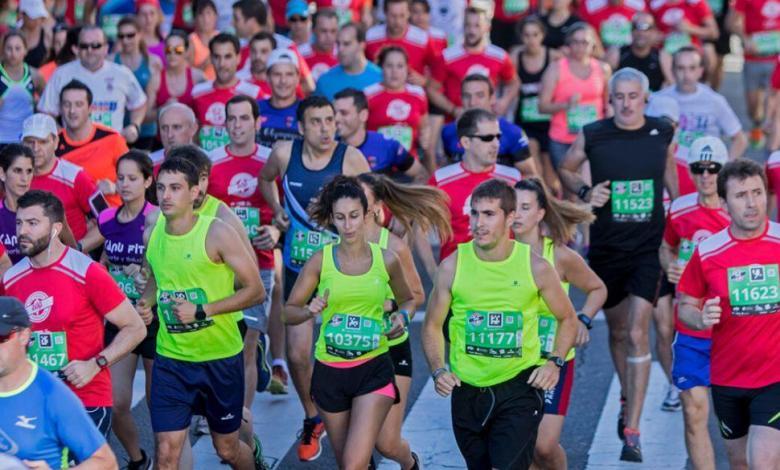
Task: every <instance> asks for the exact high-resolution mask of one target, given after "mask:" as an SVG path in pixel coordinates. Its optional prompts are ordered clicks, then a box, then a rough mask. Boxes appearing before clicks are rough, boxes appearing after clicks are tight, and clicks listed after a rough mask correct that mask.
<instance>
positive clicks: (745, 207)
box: [679, 160, 780, 468]
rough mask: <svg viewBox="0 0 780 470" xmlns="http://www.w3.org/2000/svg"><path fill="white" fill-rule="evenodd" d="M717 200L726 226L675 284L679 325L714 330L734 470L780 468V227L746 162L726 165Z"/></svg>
mask: <svg viewBox="0 0 780 470" xmlns="http://www.w3.org/2000/svg"><path fill="white" fill-rule="evenodd" d="M718 196H719V197H720V198H721V199H722V200H723V201H725V207H726V210H727V211H728V213H729V215H730V216H731V224H730V225H729V227H728V228H726V229H724V230H721V231H720V232H718V233H716V234H714V235H713V236H711V237H709V238H708V239H706V240H704V241H702V242H701V243H700V244H699V246H697V247H696V250H695V251H694V253H693V256H692V257H691V260H690V261H689V262H688V264H687V266H686V268H685V271H684V272H683V275H682V277H681V279H680V284H679V290H680V294H681V299H680V310H679V311H680V319H681V320H682V321H683V322H684V323H685V324H686V325H688V326H689V327H691V328H693V329H695V330H707V329H710V328H712V352H711V355H710V367H711V370H710V379H711V382H712V387H711V388H712V402H713V406H714V407H715V415H716V416H717V418H718V422H719V427H720V430H721V436H722V437H723V438H724V439H725V442H726V449H727V450H728V457H729V464H730V466H731V468H748V463H749V465H750V467H751V468H772V467H773V466H775V467H776V466H777V462H778V461H780V420H778V419H777V417H778V413H780V397H779V396H778V395H780V369H778V368H777V367H774V366H773V365H771V361H770V362H759V363H756V362H754V361H752V358H754V357H776V356H777V355H778V353H780V351H778V347H779V346H780V343H778V342H777V341H775V340H774V338H777V337H778V335H780V317H778V316H777V312H778V298H777V292H776V290H777V285H778V275H777V268H776V266H777V265H778V263H780V256H779V255H778V253H780V252H778V249H777V247H778V243H780V226H778V225H777V224H775V223H774V222H770V221H768V220H767V213H766V207H767V193H766V175H765V174H764V171H763V168H762V167H761V166H760V165H759V164H757V163H755V162H753V161H749V160H736V161H731V162H729V163H726V164H725V165H724V166H723V168H722V169H721V171H720V173H719V174H718Z"/></svg>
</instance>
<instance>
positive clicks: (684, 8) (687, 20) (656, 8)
mask: <svg viewBox="0 0 780 470" xmlns="http://www.w3.org/2000/svg"><path fill="white" fill-rule="evenodd" d="M648 7H649V10H650V13H652V14H653V16H654V17H655V21H656V23H657V24H658V31H659V32H660V33H661V38H660V39H661V40H662V41H663V50H664V52H665V53H666V54H668V55H673V54H674V53H675V52H677V51H678V50H680V48H682V47H685V46H695V47H701V43H702V41H703V40H707V39H709V40H714V39H717V38H718V25H717V23H716V22H715V17H714V16H713V15H712V10H711V9H710V6H709V5H708V4H707V2H706V1H705V0H654V1H652V2H650V3H648Z"/></svg>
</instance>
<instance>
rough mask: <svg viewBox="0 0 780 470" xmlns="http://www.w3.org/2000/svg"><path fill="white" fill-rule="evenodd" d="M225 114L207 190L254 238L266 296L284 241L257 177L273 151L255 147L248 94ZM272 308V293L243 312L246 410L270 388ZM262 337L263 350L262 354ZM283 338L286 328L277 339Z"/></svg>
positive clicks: (255, 119)
mask: <svg viewBox="0 0 780 470" xmlns="http://www.w3.org/2000/svg"><path fill="white" fill-rule="evenodd" d="M225 116H226V126H227V131H228V135H229V136H230V143H229V144H228V145H226V146H225V147H222V148H218V149H216V150H213V151H212V152H211V153H210V154H209V158H210V159H211V162H212V168H211V174H210V175H209V186H208V192H209V194H210V195H212V196H214V197H215V198H217V199H218V200H220V201H222V202H224V203H225V204H227V205H228V206H230V207H231V208H232V209H233V211H234V212H235V213H236V215H238V217H239V218H240V219H241V222H242V223H243V230H244V231H245V233H246V235H247V237H248V238H249V239H250V240H251V242H252V245H253V251H254V253H255V256H256V257H257V262H258V264H257V265H258V270H259V273H260V279H261V280H262V282H263V287H264V289H265V292H268V293H270V292H271V291H272V290H273V284H274V253H273V248H274V246H275V245H276V243H277V242H278V241H279V237H280V235H281V232H280V231H279V229H278V228H276V227H275V226H273V225H271V219H272V218H273V211H272V210H271V208H270V207H269V206H268V204H267V203H266V202H265V199H263V197H262V195H261V194H260V190H259V189H258V187H257V176H256V175H259V174H260V172H261V171H262V169H263V166H264V165H265V162H266V161H267V160H268V155H270V153H271V149H269V148H268V147H263V146H261V145H258V144H256V143H255V129H256V128H257V125H258V124H259V118H260V115H259V110H258V106H257V101H255V100H254V99H252V98H250V97H248V96H242V95H238V96H234V97H233V98H231V99H230V100H229V101H228V102H227V104H225ZM270 304H271V296H270V295H268V296H266V298H265V300H264V301H263V302H262V303H260V304H258V305H254V306H252V307H250V308H248V309H246V310H244V321H245V323H246V326H247V332H246V335H245V336H244V368H245V377H246V378H245V384H244V385H245V392H244V406H245V407H246V408H251V407H252V402H253V401H254V398H255V391H260V392H262V391H264V390H265V387H263V388H262V389H260V387H258V366H257V364H258V361H259V363H260V364H261V365H262V366H263V367H265V369H266V370H267V371H268V373H269V374H270V367H269V366H268V364H267V359H266V357H265V356H266V353H267V349H266V347H265V344H266V343H267V339H266V336H265V335H266V332H268V331H269V330H268V327H269V315H268V314H269V311H268V310H269V308H270ZM261 336H262V337H263V338H262V342H263V345H264V346H263V347H262V348H260V349H261V351H258V341H261V339H260V337H261ZM283 336H284V330H283V329H282V330H281V331H279V332H278V336H277V338H279V337H283ZM277 340H278V339H277ZM259 353H260V354H262V356H261V355H260V354H259ZM265 385H267V383H266V384H265Z"/></svg>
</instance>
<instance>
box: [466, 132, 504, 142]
mask: <svg viewBox="0 0 780 470" xmlns="http://www.w3.org/2000/svg"><path fill="white" fill-rule="evenodd" d="M469 137H471V138H472V139H479V140H481V141H482V142H493V139H495V140H501V134H500V133H499V134H485V135H478V134H473V135H470V136H469Z"/></svg>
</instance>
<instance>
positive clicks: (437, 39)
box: [428, 26, 447, 57]
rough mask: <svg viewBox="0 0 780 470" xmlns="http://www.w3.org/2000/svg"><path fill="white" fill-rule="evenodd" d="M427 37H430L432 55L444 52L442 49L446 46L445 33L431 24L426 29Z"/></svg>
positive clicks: (435, 55)
mask: <svg viewBox="0 0 780 470" xmlns="http://www.w3.org/2000/svg"><path fill="white" fill-rule="evenodd" d="M428 37H429V38H430V39H431V48H432V49H433V57H439V56H440V55H441V53H442V52H444V49H446V48H447V33H445V32H444V31H442V30H440V29H439V28H434V27H433V26H431V27H430V28H429V29H428Z"/></svg>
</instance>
